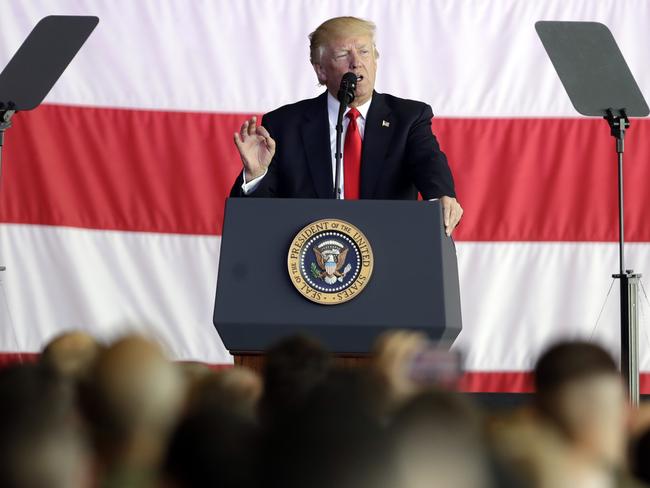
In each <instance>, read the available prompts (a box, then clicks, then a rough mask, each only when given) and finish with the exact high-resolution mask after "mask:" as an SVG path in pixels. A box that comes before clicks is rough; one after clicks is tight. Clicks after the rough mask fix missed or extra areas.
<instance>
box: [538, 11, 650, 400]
mask: <svg viewBox="0 0 650 488" xmlns="http://www.w3.org/2000/svg"><path fill="white" fill-rule="evenodd" d="M535 28H536V30H537V33H538V35H539V37H540V39H541V41H542V44H543V45H544V48H545V49H546V52H547V53H548V56H549V57H550V58H551V62H552V63H553V66H554V67H555V70H556V71H557V74H558V76H559V77H560V80H561V81H562V84H563V85H564V89H565V90H566V91H567V93H568V95H569V98H570V99H571V103H572V104H573V106H574V107H575V109H576V110H577V111H578V112H579V113H581V114H582V115H587V116H596V117H603V118H604V119H605V120H607V123H608V124H609V126H610V130H611V135H612V136H613V137H614V139H615V140H616V154H617V162H618V235H619V272H618V273H617V274H614V275H613V277H614V278H616V279H618V280H620V282H619V283H620V291H621V294H620V300H621V301H620V308H621V313H620V316H621V371H622V373H623V377H624V378H625V380H626V381H627V384H628V391H629V398H630V401H631V403H632V404H633V405H638V403H639V344H638V337H639V312H638V306H637V305H638V290H639V280H640V279H641V275H640V274H635V273H634V271H633V270H631V269H626V268H625V226H624V213H623V208H624V200H623V152H624V149H625V144H624V143H625V132H626V130H627V129H628V128H629V127H630V120H629V118H628V117H645V116H647V115H648V113H650V110H649V109H648V105H647V103H646V101H645V99H644V98H643V95H642V94H641V90H639V87H638V85H637V83H636V81H635V80H634V76H633V75H632V73H631V72H630V69H629V68H628V66H627V63H626V62H625V59H624V58H623V55H622V54H621V51H620V50H619V48H618V46H617V44H616V41H615V40H614V37H613V36H612V33H611V32H610V30H609V29H608V28H607V27H606V26H605V25H603V24H600V23H598V22H547V21H541V22H537V23H536V24H535Z"/></svg>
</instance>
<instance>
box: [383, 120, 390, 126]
mask: <svg viewBox="0 0 650 488" xmlns="http://www.w3.org/2000/svg"><path fill="white" fill-rule="evenodd" d="M381 126H382V127H390V122H388V121H387V120H382V121H381Z"/></svg>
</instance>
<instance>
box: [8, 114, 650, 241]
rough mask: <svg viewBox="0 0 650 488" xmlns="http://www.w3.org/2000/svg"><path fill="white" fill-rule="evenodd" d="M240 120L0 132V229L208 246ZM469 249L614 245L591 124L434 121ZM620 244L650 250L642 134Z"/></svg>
mask: <svg viewBox="0 0 650 488" xmlns="http://www.w3.org/2000/svg"><path fill="white" fill-rule="evenodd" d="M246 116H247V115H246V114H206V113H182V112H162V111H145V110H142V111H139V110H119V109H106V108H81V107H70V106H56V105H44V106H42V107H39V108H38V109H37V110H34V111H32V112H25V113H19V114H18V115H17V116H16V117H15V118H14V119H13V120H14V127H13V128H12V129H10V130H9V131H8V132H7V135H6V140H5V151H4V168H3V171H4V175H3V188H2V191H1V192H0V219H1V220H2V221H5V222H12V223H29V224H45V225H64V226H74V227H86V228H98V229H116V230H132V231H148V232H169V233H188V234H219V233H221V222H222V219H223V203H224V199H225V198H226V196H227V194H228V190H229V188H230V186H231V183H232V181H233V180H234V178H235V176H236V174H237V173H238V172H239V169H240V164H241V163H240V162H239V159H238V157H237V154H236V151H235V149H234V146H233V143H232V134H233V132H234V131H235V130H236V129H237V128H238V126H239V124H240V123H241V121H242V120H244V119H245V118H246ZM433 129H434V132H435V133H436V134H437V136H438V138H439V140H440V142H441V145H442V147H443V149H444V150H445V151H446V152H447V154H448V156H449V160H450V161H451V164H452V167H453V170H454V173H455V178H456V181H457V187H458V194H459V198H460V200H461V202H462V204H463V206H464V207H465V211H466V213H465V217H464V219H463V222H462V225H461V226H460V227H459V229H458V232H457V238H458V239H459V240H470V241H615V240H616V239H617V236H616V228H617V227H616V216H617V210H616V209H617V203H616V202H617V199H616V160H615V153H614V150H613V147H614V146H613V140H612V138H611V137H610V136H609V129H608V127H607V124H606V123H605V122H604V121H602V120H598V119H434V121H433ZM626 147H627V149H626V151H627V152H626V178H627V193H626V195H627V199H626V205H627V215H626V232H627V235H626V237H627V239H628V240H629V241H642V242H647V241H650V219H647V218H644V211H645V209H647V208H650V192H648V191H646V189H645V186H646V184H647V183H648V182H650V164H648V161H650V121H646V120H634V121H633V122H632V127H631V129H630V131H629V134H628V138H627V144H626Z"/></svg>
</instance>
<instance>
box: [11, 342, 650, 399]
mask: <svg viewBox="0 0 650 488" xmlns="http://www.w3.org/2000/svg"><path fill="white" fill-rule="evenodd" d="M37 359H38V354H37V353H10V352H3V353H0V369H1V368H3V367H6V366H8V365H10V364H14V363H23V362H34V361H36V360H37ZM207 366H208V367H209V368H210V369H213V370H215V371H218V370H220V369H226V368H229V367H232V365H230V364H207ZM639 389H640V391H641V393H642V394H644V395H647V394H650V373H641V374H640V375H639ZM459 390H461V391H464V392H468V393H532V392H533V391H534V388H533V375H532V373H531V372H529V371H499V372H496V371H485V372H482V371H469V372H466V373H465V374H463V376H462V378H461V380H460V384H459Z"/></svg>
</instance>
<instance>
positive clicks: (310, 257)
mask: <svg viewBox="0 0 650 488" xmlns="http://www.w3.org/2000/svg"><path fill="white" fill-rule="evenodd" d="M373 261H374V259H373V254H372V248H371V247H370V243H369V242H368V239H366V236H365V235H363V233H362V232H361V231H360V230H359V229H357V228H356V227H355V226H354V225H352V224H350V223H348V222H345V221H343V220H336V219H324V220H318V221H316V222H313V223H311V224H309V225H307V226H306V227H304V228H303V229H302V230H301V231H300V232H298V234H297V235H296V237H294V239H293V241H291V247H290V248H289V257H288V259H287V266H288V269H289V277H290V278H291V282H292V283H293V286H295V287H296V289H297V290H298V291H299V292H300V293H301V294H302V295H303V296H304V297H305V298H307V299H309V300H311V301H312V302H316V303H321V304H323V305H337V304H339V303H343V302H347V301H348V300H351V299H352V298H354V297H356V296H357V295H358V294H359V293H361V292H362V291H363V289H364V288H365V287H366V285H367V284H368V281H369V280H370V276H371V275H372V267H373Z"/></svg>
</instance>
